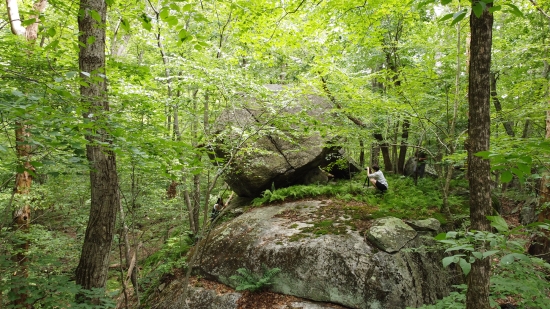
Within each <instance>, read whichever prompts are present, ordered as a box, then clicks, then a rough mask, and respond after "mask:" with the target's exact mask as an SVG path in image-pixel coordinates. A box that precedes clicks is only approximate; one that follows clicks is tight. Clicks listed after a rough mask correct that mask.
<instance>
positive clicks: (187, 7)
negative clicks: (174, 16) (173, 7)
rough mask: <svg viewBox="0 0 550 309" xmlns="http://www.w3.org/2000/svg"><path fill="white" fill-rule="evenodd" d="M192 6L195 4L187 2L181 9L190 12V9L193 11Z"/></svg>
mask: <svg viewBox="0 0 550 309" xmlns="http://www.w3.org/2000/svg"><path fill="white" fill-rule="evenodd" d="M192 8H193V5H192V4H191V3H187V4H186V5H184V6H183V7H182V8H181V11H182V12H188V11H191V9H192Z"/></svg>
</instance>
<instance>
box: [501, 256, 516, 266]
mask: <svg viewBox="0 0 550 309" xmlns="http://www.w3.org/2000/svg"><path fill="white" fill-rule="evenodd" d="M512 262H514V254H513V253H511V254H507V255H505V256H503V257H502V259H500V264H504V265H507V264H512Z"/></svg>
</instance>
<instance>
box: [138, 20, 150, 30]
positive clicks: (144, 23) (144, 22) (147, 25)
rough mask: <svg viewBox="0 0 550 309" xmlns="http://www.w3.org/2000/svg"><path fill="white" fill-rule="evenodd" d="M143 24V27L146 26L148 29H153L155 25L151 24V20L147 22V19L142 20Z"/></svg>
mask: <svg viewBox="0 0 550 309" xmlns="http://www.w3.org/2000/svg"><path fill="white" fill-rule="evenodd" d="M141 25H142V26H143V28H145V29H146V30H149V31H151V29H152V28H153V26H152V25H151V23H150V22H147V21H145V20H142V21H141Z"/></svg>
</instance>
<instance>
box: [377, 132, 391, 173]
mask: <svg viewBox="0 0 550 309" xmlns="http://www.w3.org/2000/svg"><path fill="white" fill-rule="evenodd" d="M374 138H376V140H377V141H379V143H380V150H382V158H383V159H384V169H385V170H386V171H392V170H393V165H392V164H391V157H390V147H389V146H388V143H387V142H386V141H384V138H383V137H382V134H380V133H375V134H374Z"/></svg>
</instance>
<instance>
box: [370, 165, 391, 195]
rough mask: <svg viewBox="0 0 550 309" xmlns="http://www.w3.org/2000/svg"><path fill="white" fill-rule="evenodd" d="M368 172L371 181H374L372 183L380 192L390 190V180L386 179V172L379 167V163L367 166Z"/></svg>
mask: <svg viewBox="0 0 550 309" xmlns="http://www.w3.org/2000/svg"><path fill="white" fill-rule="evenodd" d="M366 169H367V173H368V174H369V176H368V177H369V181H370V183H372V185H373V186H374V187H375V188H376V189H377V190H379V191H380V192H382V193H384V192H386V191H387V190H388V182H387V181H386V178H385V177H384V174H383V173H382V171H381V170H380V168H379V167H378V165H373V166H372V168H369V167H368V166H367V168H366Z"/></svg>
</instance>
